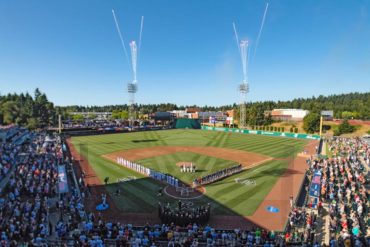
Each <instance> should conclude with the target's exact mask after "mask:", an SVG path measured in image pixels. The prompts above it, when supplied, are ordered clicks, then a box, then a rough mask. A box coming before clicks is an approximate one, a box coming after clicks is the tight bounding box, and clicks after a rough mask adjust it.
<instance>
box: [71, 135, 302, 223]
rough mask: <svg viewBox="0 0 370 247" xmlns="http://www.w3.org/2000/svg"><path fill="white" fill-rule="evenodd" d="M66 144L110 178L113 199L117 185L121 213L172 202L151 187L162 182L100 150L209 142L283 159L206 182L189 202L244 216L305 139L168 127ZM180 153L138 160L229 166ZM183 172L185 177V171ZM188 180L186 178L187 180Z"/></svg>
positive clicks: (100, 174) (208, 167)
mask: <svg viewBox="0 0 370 247" xmlns="http://www.w3.org/2000/svg"><path fill="white" fill-rule="evenodd" d="M72 143H73V144H74V145H75V147H76V149H77V151H78V152H80V153H81V154H82V155H83V156H84V157H86V158H87V159H88V161H89V163H90V165H91V166H92V167H93V169H94V171H95V172H96V174H97V176H98V177H99V179H100V180H101V181H103V180H104V178H105V177H107V176H108V177H110V183H111V184H110V185H109V186H107V190H108V192H109V193H110V194H111V195H112V197H113V198H115V197H114V196H113V194H114V192H115V190H116V189H117V188H120V189H121V191H122V196H120V197H119V198H117V199H116V204H117V206H118V207H119V208H121V209H122V210H123V211H124V212H140V213H152V212H155V211H156V210H157V205H158V200H160V201H162V202H167V201H168V202H174V201H175V200H174V199H172V198H169V197H166V196H163V197H161V198H158V197H157V191H158V189H159V187H163V186H164V185H163V184H161V183H158V182H157V181H154V180H152V179H150V178H145V177H144V176H142V175H140V174H138V173H136V172H133V171H131V170H129V169H126V168H124V167H121V166H119V165H117V164H115V163H114V162H111V161H109V160H107V159H104V158H103V157H102V155H103V154H108V153H112V152H116V151H121V150H129V149H133V148H143V147H153V146H212V147H223V148H230V149H238V150H244V151H248V152H255V153H260V154H264V155H268V156H271V157H275V158H288V159H280V160H273V161H269V162H266V163H265V164H263V165H261V166H258V167H255V168H253V169H250V170H247V171H244V172H242V173H239V174H236V175H234V176H231V177H229V178H227V179H224V180H222V181H219V182H217V183H214V184H211V185H208V186H206V189H207V193H206V196H204V197H202V198H201V199H198V200H195V201H194V203H196V204H198V203H208V202H209V203H211V204H212V208H213V210H212V212H213V213H214V214H220V215H235V214H237V215H245V216H247V215H251V214H253V212H254V211H255V210H256V208H257V207H258V205H259V204H260V203H261V202H262V200H263V198H264V197H265V196H266V195H267V194H268V192H269V191H270V190H271V188H272V186H273V185H274V184H275V182H276V181H277V179H278V178H279V177H280V175H281V174H282V173H283V172H284V170H285V168H286V167H287V166H288V162H289V160H291V159H292V158H293V157H294V155H295V154H296V153H297V152H299V151H302V149H303V146H304V145H305V144H306V143H307V141H306V140H299V139H292V138H279V137H267V136H257V135H246V134H239V133H227V132H213V131H202V130H168V131H146V132H137V133H124V134H109V135H98V136H83V137H73V138H72ZM185 154H186V153H175V154H170V155H164V156H158V157H156V158H151V159H145V160H143V161H142V163H143V164H144V163H145V165H147V166H152V167H153V168H155V166H159V164H162V163H167V164H170V163H172V162H177V161H188V160H189V158H190V157H191V159H192V160H191V161H193V162H194V163H196V164H202V166H204V167H205V168H204V169H202V170H212V169H215V167H217V166H218V165H222V166H229V165H231V164H233V161H225V160H220V159H217V158H213V157H208V156H204V155H199V154H194V153H190V154H189V155H185ZM183 155H184V156H183ZM181 156H182V157H181ZM150 160H152V161H153V160H154V161H153V162H151V161H150ZM189 161H190V160H189ZM149 163H150V164H149ZM165 169H167V170H168V171H169V173H171V170H173V169H177V168H176V167H175V164H173V165H171V166H167V167H166V168H165ZM183 175H184V176H185V174H183ZM128 176H136V177H137V178H138V179H137V180H135V181H130V182H125V183H117V181H118V179H120V178H124V177H128ZM237 177H239V178H245V179H252V180H254V181H255V182H256V185H255V186H252V185H249V186H247V185H243V184H236V183H235V182H234V179H235V178H237ZM183 179H184V178H183ZM188 179H189V180H191V178H188Z"/></svg>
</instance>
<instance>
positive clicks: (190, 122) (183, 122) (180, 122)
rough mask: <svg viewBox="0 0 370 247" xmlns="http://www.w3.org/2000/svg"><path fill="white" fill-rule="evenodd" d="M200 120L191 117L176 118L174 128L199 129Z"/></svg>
mask: <svg viewBox="0 0 370 247" xmlns="http://www.w3.org/2000/svg"><path fill="white" fill-rule="evenodd" d="M200 127H201V125H200V120H199V119H193V118H178V119H176V120H175V126H174V128H175V129H200Z"/></svg>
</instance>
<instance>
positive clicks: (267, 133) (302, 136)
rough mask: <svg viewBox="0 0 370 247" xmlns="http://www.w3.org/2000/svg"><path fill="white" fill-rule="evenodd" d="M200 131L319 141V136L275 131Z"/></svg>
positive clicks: (228, 129) (219, 129)
mask: <svg viewBox="0 0 370 247" xmlns="http://www.w3.org/2000/svg"><path fill="white" fill-rule="evenodd" d="M202 130H214V131H224V132H233V133H243V134H254V135H264V136H280V137H290V138H298V139H311V140H320V136H319V135H308V134H298V133H286V132H276V131H264V130H245V129H235V128H224V127H210V126H202Z"/></svg>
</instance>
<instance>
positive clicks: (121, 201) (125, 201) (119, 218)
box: [69, 140, 297, 229]
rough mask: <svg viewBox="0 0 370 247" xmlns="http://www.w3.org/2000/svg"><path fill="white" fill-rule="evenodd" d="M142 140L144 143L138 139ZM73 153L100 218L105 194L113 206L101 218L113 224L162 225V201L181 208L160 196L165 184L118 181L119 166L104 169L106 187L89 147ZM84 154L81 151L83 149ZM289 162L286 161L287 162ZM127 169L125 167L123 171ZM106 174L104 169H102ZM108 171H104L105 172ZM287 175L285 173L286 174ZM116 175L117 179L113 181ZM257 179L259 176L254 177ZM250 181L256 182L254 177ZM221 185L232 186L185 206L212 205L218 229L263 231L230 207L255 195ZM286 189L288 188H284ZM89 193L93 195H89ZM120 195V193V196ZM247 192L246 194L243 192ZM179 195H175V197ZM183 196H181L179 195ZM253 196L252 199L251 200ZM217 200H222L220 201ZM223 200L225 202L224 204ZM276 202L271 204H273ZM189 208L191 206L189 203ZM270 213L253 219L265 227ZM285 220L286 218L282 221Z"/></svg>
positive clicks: (287, 173) (89, 208) (279, 173)
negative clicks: (90, 155) (96, 171)
mask: <svg viewBox="0 0 370 247" xmlns="http://www.w3.org/2000/svg"><path fill="white" fill-rule="evenodd" d="M136 141H141V140H136ZM142 141H144V142H146V141H157V140H142ZM69 148H70V151H71V153H72V155H73V157H74V162H73V164H74V170H75V173H76V176H77V181H79V180H80V177H81V175H82V171H84V174H85V176H84V183H85V184H89V187H88V188H86V187H85V188H83V190H85V191H86V195H88V196H87V197H86V199H85V205H86V209H87V211H93V212H95V213H96V215H98V213H100V212H98V211H96V210H95V208H96V206H97V205H98V204H99V203H101V202H102V199H101V198H102V194H103V193H104V194H107V202H108V203H109V205H110V208H109V209H108V210H107V211H103V212H101V216H102V218H103V219H104V220H109V221H112V222H120V223H124V224H127V223H130V224H134V225H135V226H143V225H145V224H146V223H149V224H160V223H161V221H160V218H159V217H158V203H159V202H160V203H161V204H162V205H165V204H167V203H169V204H170V205H171V208H176V206H177V205H178V201H179V198H178V197H177V198H174V197H170V196H168V195H165V194H164V193H163V195H162V196H158V191H159V190H160V189H161V190H162V191H163V192H164V188H165V187H167V186H169V185H167V184H165V183H162V182H159V181H157V180H154V179H152V178H149V177H143V178H136V177H134V176H141V175H135V174H136V173H134V172H129V174H131V176H129V175H128V176H126V177H119V178H117V177H116V176H117V174H116V173H115V172H116V167H114V166H117V167H120V168H122V167H121V166H120V165H118V164H115V165H113V164H112V168H110V166H106V167H104V169H107V170H106V173H105V174H111V176H112V178H110V179H109V183H108V184H106V185H104V184H103V179H104V174H98V175H99V176H97V174H96V173H95V171H94V170H93V168H92V167H91V166H90V164H89V163H88V159H87V158H85V157H84V155H86V157H89V150H88V147H87V145H84V144H82V145H80V146H79V148H80V153H84V155H80V154H79V153H78V152H77V151H76V149H75V148H74V147H73V145H69ZM81 148H82V150H83V152H82V150H81ZM288 160H289V159H287V161H288ZM122 169H126V168H122ZM102 171H103V170H102ZM104 171H105V170H104ZM284 172H285V173H284ZM296 173H297V171H295V170H292V169H286V168H278V169H272V170H268V171H263V173H262V174H258V176H261V177H262V176H266V175H270V176H276V177H278V176H291V175H293V174H296ZM113 176H115V177H114V178H113ZM255 178H256V177H255ZM250 179H253V177H251V178H250ZM217 183H218V184H220V183H221V184H226V183H227V184H230V185H229V186H226V187H223V188H221V189H220V191H217V192H216V193H215V194H214V195H215V199H213V198H210V197H209V196H207V193H205V194H203V195H202V196H201V197H197V198H194V199H186V198H184V199H181V200H182V201H183V202H186V204H189V203H191V204H193V205H192V206H190V207H193V208H196V207H198V206H206V205H208V204H210V206H211V217H210V220H209V221H208V224H209V225H211V226H212V227H215V228H218V229H235V228H240V229H251V228H255V227H260V228H263V227H262V226H261V225H259V224H258V223H256V222H254V221H252V220H250V219H247V218H245V217H244V216H243V215H241V214H240V213H238V212H236V211H234V210H233V209H231V208H230V207H229V206H228V205H232V207H234V208H235V207H237V206H239V205H243V204H245V203H254V202H253V199H252V197H253V196H254V195H253V192H251V193H250V195H246V194H241V193H240V191H238V186H239V185H238V184H237V183H232V182H229V181H223V180H221V181H218V182H217ZM285 186H286V187H285ZM287 187H289V188H290V187H292V185H291V184H285V185H284V188H283V187H282V188H281V190H285V189H286V188H287ZM259 189H261V188H260V187H258V186H256V187H255V190H256V191H257V190H259ZM88 191H90V192H88ZM117 192H119V193H117ZM233 193H238V194H239V196H236V197H232V196H231V197H230V198H228V197H227V195H232V194H233ZM243 193H244V192H243ZM176 196H177V195H175V197H176ZM180 196H181V195H180ZM248 197H250V198H248ZM217 198H220V199H219V200H220V201H218V199H217ZM221 200H222V201H223V202H222V203H221ZM278 201H280V200H277V201H271V202H269V203H272V205H273V204H274V203H276V202H278ZM189 205H190V204H189ZM270 217H271V215H270V212H267V211H266V212H265V211H263V212H260V215H259V217H258V218H253V220H256V221H258V222H263V223H262V224H264V225H265V222H266V221H271V218H270ZM282 220H283V221H286V219H285V218H284V219H282Z"/></svg>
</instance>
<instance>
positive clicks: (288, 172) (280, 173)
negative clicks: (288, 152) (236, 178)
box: [251, 168, 303, 179]
mask: <svg viewBox="0 0 370 247" xmlns="http://www.w3.org/2000/svg"><path fill="white" fill-rule="evenodd" d="M295 174H303V172H300V171H296V170H294V169H290V168H277V169H273V170H265V171H261V172H260V173H259V174H258V175H256V176H252V177H251V179H257V178H260V177H265V176H273V177H290V176H293V175H295Z"/></svg>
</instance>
